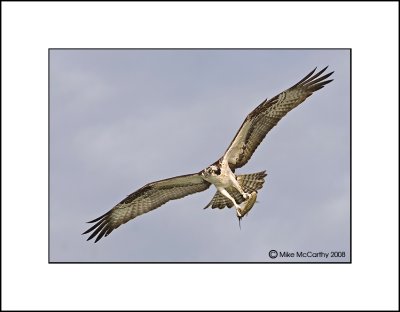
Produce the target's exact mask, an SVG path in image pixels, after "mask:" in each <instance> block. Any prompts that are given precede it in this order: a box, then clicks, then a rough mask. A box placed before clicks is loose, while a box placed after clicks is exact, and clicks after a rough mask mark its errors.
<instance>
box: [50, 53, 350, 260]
mask: <svg viewBox="0 0 400 312" xmlns="http://www.w3.org/2000/svg"><path fill="white" fill-rule="evenodd" d="M52 50H348V51H349V52H350V62H349V65H350V68H349V69H350V94H349V96H350V107H349V109H350V115H349V117H350V120H349V122H350V177H349V178H350V237H349V238H350V259H349V261H345V262H343V261H332V262H317V261H311V262H302V261H267V260H266V261H256V262H237V261H235V262H222V261H221V262H219V261H204V262H200V261H165V262H163V261H150V262H144V261H140V262H132V261H97V262H89V261H71V262H68V261H53V262H52V261H50V213H51V210H50V160H51V158H50V52H51V51H52ZM47 88H48V90H47V105H48V116H47V126H48V130H47V131H48V132H47V137H48V138H47V139H48V145H47V146H48V155H47V157H48V162H47V164H48V172H47V179H48V180H47V181H48V182H47V183H48V198H47V200H48V203H47V208H48V212H47V216H48V219H47V261H48V263H49V264H352V254H353V253H352V251H353V245H352V241H353V229H352V222H353V220H352V202H353V200H352V48H49V49H48V54H47ZM266 259H268V258H266Z"/></svg>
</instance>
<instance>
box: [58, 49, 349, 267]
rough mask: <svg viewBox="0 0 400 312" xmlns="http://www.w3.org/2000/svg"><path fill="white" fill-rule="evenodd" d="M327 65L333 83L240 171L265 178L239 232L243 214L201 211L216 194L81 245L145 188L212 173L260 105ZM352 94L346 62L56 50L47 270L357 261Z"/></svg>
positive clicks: (265, 53) (249, 53) (337, 55)
mask: <svg viewBox="0 0 400 312" xmlns="http://www.w3.org/2000/svg"><path fill="white" fill-rule="evenodd" d="M326 65H329V69H330V70H334V71H335V73H334V75H333V78H334V79H335V80H334V81H333V82H332V83H330V84H329V85H327V86H326V87H325V88H323V89H321V90H320V91H317V92H316V93H315V94H314V95H313V96H312V97H310V98H309V99H308V100H307V101H306V102H304V103H303V104H301V105H300V106H299V107H298V108H296V109H295V110H293V111H292V112H290V113H289V114H288V115H287V116H286V117H284V118H283V119H282V120H281V121H280V123H279V124H278V125H277V126H276V127H275V128H274V129H273V130H272V131H271V132H270V133H269V134H268V135H267V137H266V138H265V140H264V141H263V143H262V144H261V145H260V146H259V148H258V149H257V150H256V152H255V154H254V155H253V157H252V159H251V160H250V161H249V163H248V164H247V165H246V166H245V167H244V168H241V169H239V170H238V173H239V174H241V173H253V172H258V171H261V170H266V171H267V173H268V176H267V177H266V183H265V184H264V187H263V189H262V190H261V191H260V192H259V195H258V203H257V204H256V205H255V206H254V207H253V209H252V211H251V212H250V213H249V215H248V216H247V217H246V218H245V219H243V220H242V228H241V229H239V226H238V221H237V218H236V215H235V211H234V210H233V209H223V210H212V209H207V210H203V209H202V208H203V207H204V206H205V205H206V204H207V203H208V202H209V201H210V199H211V197H212V196H213V194H214V192H215V190H214V189H213V187H211V188H210V189H209V190H207V191H205V192H203V193H199V194H194V195H191V196H188V197H185V198H183V199H180V200H177V201H171V202H169V203H167V204H166V205H164V206H162V207H160V208H158V209H156V210H154V211H152V212H150V213H147V214H145V215H142V216H140V217H138V218H136V219H134V220H132V221H130V222H128V223H127V224H125V225H123V226H121V227H120V228H118V229H117V230H115V231H114V232H113V233H112V234H111V235H110V236H108V237H106V238H103V239H102V240H101V241H99V242H98V243H96V244H94V243H93V241H89V242H87V241H86V238H87V236H82V235H81V233H82V232H84V231H85V230H86V229H87V228H88V224H86V223H85V222H86V221H89V220H92V219H94V218H97V217H98V216H100V215H101V214H103V213H105V212H106V211H108V210H109V209H111V208H112V207H113V206H114V205H115V204H116V203H118V202H119V201H120V200H121V199H123V198H124V197H125V196H126V195H128V194H130V193H132V192H134V191H135V190H137V189H138V188H140V187H142V186H143V185H145V184H147V183H148V182H152V181H155V180H160V179H163V178H169V177H172V176H176V175H181V174H187V173H193V172H198V171H200V170H201V169H203V168H205V167H207V166H208V165H209V164H211V163H212V162H214V161H215V160H217V159H218V158H219V157H220V156H221V155H222V154H223V152H224V151H225V149H226V148H227V146H228V144H229V143H230V141H231V140H232V138H233V136H234V135H235V133H236V131H237V130H238V128H239V127H240V125H241V123H242V122H243V120H244V118H245V117H246V115H247V114H248V113H250V112H251V110H252V109H254V108H255V107H256V106H257V105H258V104H259V103H261V101H263V100H264V99H265V98H267V97H268V98H271V97H272V96H274V95H276V94H278V93H279V92H281V91H283V90H284V89H286V88H288V87H290V86H292V85H293V84H294V83H296V82H297V81H299V80H300V79H301V78H303V77H304V76H305V75H306V74H307V73H308V72H310V71H311V70H312V69H313V68H314V67H316V66H318V67H320V68H322V67H325V66H326ZM349 94H350V55H349V51H347V50H283V51H282V50H51V52H50V261H52V262H71V261H72V262H77V261H78V262H99V261H102V262H104V261H107V262H113V261H122V262H138V261H139V262H153V261H163V262H164V261H167V262H169V261H190V262H191V261H196V262H203V261H217V262H220V261H222V262H236V261H240V262H271V261H349V253H350V237H349V236H350V148H349V146H350V95H349ZM272 249H274V250H277V251H278V252H284V251H288V252H300V251H305V252H308V251H311V252H315V253H319V252H325V253H329V252H331V251H333V252H334V251H339V252H345V255H346V256H345V257H343V258H330V257H329V258H327V259H323V258H320V257H318V258H317V257H313V258H294V259H293V258H290V259H288V258H282V257H278V258H277V259H275V260H272V259H270V258H269V257H268V252H269V251H270V250H272Z"/></svg>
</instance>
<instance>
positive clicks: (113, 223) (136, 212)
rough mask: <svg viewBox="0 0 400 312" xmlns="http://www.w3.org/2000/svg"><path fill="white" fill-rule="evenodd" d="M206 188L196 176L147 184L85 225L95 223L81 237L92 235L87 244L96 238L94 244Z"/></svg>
mask: <svg viewBox="0 0 400 312" xmlns="http://www.w3.org/2000/svg"><path fill="white" fill-rule="evenodd" d="M209 186H210V183H209V182H207V181H205V180H204V179H203V178H202V177H201V175H200V174H198V173H195V174H188V175H183V176H179V177H174V178H170V179H165V180H161V181H157V182H152V183H149V184H147V185H145V186H143V187H142V188H141V189H139V190H137V191H136V192H134V193H132V194H130V195H128V196H127V197H126V198H125V199H124V200H122V201H121V202H120V203H119V204H117V205H116V206H115V207H114V208H112V209H111V210H110V211H109V212H107V213H105V214H104V215H102V216H101V217H99V218H97V219H94V220H92V221H89V222H88V223H94V222H96V224H95V225H93V226H92V227H91V228H90V229H88V230H87V231H86V232H84V233H82V234H87V233H89V232H92V231H93V233H92V234H91V235H90V236H89V238H88V239H87V240H90V239H92V238H93V237H95V236H96V235H97V237H96V240H95V242H97V241H98V240H99V239H101V238H102V237H103V236H107V235H109V234H110V233H111V232H112V231H113V230H115V229H116V228H117V227H119V226H120V225H121V224H124V223H126V222H128V221H129V220H131V219H133V218H135V217H137V216H140V215H141V214H144V213H146V212H148V211H150V210H153V209H156V208H158V207H160V206H161V205H163V204H165V203H166V202H168V201H170V200H173V199H178V198H182V197H185V196H187V195H190V194H194V193H198V192H202V191H204V190H206V189H208V188H209Z"/></svg>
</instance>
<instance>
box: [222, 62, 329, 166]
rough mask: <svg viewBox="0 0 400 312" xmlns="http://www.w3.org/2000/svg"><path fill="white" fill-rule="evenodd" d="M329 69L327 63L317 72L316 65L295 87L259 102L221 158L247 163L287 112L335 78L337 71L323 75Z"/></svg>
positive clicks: (231, 161) (242, 164)
mask: <svg viewBox="0 0 400 312" xmlns="http://www.w3.org/2000/svg"><path fill="white" fill-rule="evenodd" d="M326 69H327V67H325V68H324V69H322V70H321V71H320V72H318V73H316V74H314V72H315V70H316V68H315V69H314V70H313V71H312V72H311V73H309V74H308V75H307V76H305V77H304V78H303V79H302V80H300V81H299V82H298V83H296V84H295V85H294V86H292V87H291V88H289V89H287V90H286V91H283V92H282V93H280V94H278V95H276V96H274V97H273V98H271V99H270V100H265V101H264V102H262V103H261V104H260V105H259V106H257V107H256V109H254V110H253V111H252V112H251V113H250V114H249V115H248V116H247V117H246V119H245V121H244V122H243V124H242V126H241V127H240V129H239V131H238V132H237V133H236V136H235V138H234V139H233V141H232V142H231V144H230V145H229V147H228V149H227V150H226V152H225V154H224V156H222V158H221V160H222V161H227V162H228V164H229V167H230V168H231V169H232V170H233V169H235V168H240V167H242V166H244V165H245V164H246V163H247V162H248V161H249V159H250V158H251V156H252V155H253V153H254V151H255V150H256V148H257V147H258V145H260V143H261V141H262V140H263V139H264V138H265V136H266V134H267V133H268V132H269V131H270V130H271V129H272V128H273V127H274V126H275V125H276V124H277V123H278V121H279V120H281V119H282V117H283V116H285V115H286V114H287V113H288V112H290V111H291V110H292V109H293V108H295V107H296V106H298V105H299V104H300V103H302V102H303V101H304V100H305V99H306V98H307V97H309V96H310V95H311V94H313V92H314V91H317V90H319V89H321V88H323V87H324V85H326V84H327V83H329V82H331V81H332V80H333V79H332V80H326V78H328V77H329V76H330V75H332V74H333V72H331V73H329V74H326V75H324V76H321V74H322V73H323V72H324V71H325V70H326ZM313 74H314V75H313Z"/></svg>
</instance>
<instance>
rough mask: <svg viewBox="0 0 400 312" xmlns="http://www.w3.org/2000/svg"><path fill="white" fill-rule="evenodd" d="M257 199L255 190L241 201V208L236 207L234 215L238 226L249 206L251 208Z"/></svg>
mask: <svg viewBox="0 0 400 312" xmlns="http://www.w3.org/2000/svg"><path fill="white" fill-rule="evenodd" d="M256 200H257V192H253V193H251V194H250V197H249V198H248V199H247V200H246V201H245V202H244V203H243V206H242V207H241V208H238V209H236V216H237V217H238V219H239V228H241V227H240V220H241V219H242V218H243V217H244V216H245V215H247V214H248V213H249V211H250V210H251V208H253V206H254V204H255V203H256Z"/></svg>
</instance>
